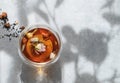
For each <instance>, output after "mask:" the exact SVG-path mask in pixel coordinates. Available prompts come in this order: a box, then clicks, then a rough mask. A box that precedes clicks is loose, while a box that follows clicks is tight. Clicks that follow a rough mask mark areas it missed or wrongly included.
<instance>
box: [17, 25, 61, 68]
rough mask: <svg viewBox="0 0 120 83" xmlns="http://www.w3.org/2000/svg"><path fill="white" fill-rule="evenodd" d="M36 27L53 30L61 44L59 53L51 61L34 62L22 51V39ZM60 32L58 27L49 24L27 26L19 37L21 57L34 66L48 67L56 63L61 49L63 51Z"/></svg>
mask: <svg viewBox="0 0 120 83" xmlns="http://www.w3.org/2000/svg"><path fill="white" fill-rule="evenodd" d="M36 28H42V29H46V30H48V31H50V32H52V33H53V34H54V36H55V37H56V39H57V41H58V44H59V51H58V53H57V55H56V56H55V58H54V59H51V60H49V61H46V62H34V61H32V60H30V59H29V58H27V57H26V56H25V54H24V53H23V52H22V48H21V41H22V38H23V37H24V36H25V35H26V33H27V32H29V31H30V30H33V29H36ZM60 35H61V34H60V32H59V30H58V29H54V28H52V27H49V26H47V25H40V24H36V25H32V26H27V27H25V29H24V30H23V31H22V33H21V35H20V37H19V48H18V53H19V55H20V57H21V59H22V60H23V62H25V63H26V64H28V65H30V66H32V67H47V66H49V65H51V64H53V63H55V62H56V61H57V60H58V58H59V57H60V51H61V38H60Z"/></svg>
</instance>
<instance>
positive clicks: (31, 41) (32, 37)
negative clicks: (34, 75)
mask: <svg viewBox="0 0 120 83" xmlns="http://www.w3.org/2000/svg"><path fill="white" fill-rule="evenodd" d="M59 47H60V45H59V42H58V39H57V37H56V36H55V35H54V33H52V32H51V31H50V30H48V29H46V28H35V29H32V30H30V31H28V32H27V33H26V34H24V36H23V37H22V40H21V51H22V53H23V56H25V57H26V58H28V59H29V60H31V61H33V62H38V63H42V62H47V61H49V60H52V59H54V58H55V57H56V56H57V54H58V52H59Z"/></svg>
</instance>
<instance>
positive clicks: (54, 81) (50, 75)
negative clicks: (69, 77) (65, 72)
mask: <svg viewBox="0 0 120 83" xmlns="http://www.w3.org/2000/svg"><path fill="white" fill-rule="evenodd" d="M61 72H62V71H61V63H60V60H59V61H57V62H56V63H55V64H52V65H50V66H49V67H47V68H45V70H43V73H46V75H43V76H42V77H40V74H39V73H38V71H37V69H36V68H32V67H30V66H28V65H25V64H23V65H22V72H21V74H20V78H21V81H22V83H61V80H62V74H61Z"/></svg>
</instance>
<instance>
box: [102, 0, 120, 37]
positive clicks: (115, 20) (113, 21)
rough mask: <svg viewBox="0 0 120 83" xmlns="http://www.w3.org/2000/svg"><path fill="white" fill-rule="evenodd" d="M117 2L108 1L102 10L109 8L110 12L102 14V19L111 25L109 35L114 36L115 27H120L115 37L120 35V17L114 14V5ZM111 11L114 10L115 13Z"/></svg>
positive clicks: (113, 0)
mask: <svg viewBox="0 0 120 83" xmlns="http://www.w3.org/2000/svg"><path fill="white" fill-rule="evenodd" d="M115 1H116V0H107V2H106V4H104V5H103V6H102V7H101V9H102V10H103V9H105V8H109V10H108V11H107V12H104V13H103V14H102V17H103V18H104V19H105V20H106V21H107V22H108V23H109V25H110V26H111V30H110V32H109V35H111V34H112V32H113V30H114V26H116V25H117V26H119V28H118V30H117V32H116V34H115V35H114V36H116V35H117V34H119V33H120V15H118V14H116V13H115V12H114V9H113V8H114V3H115ZM111 9H113V11H111Z"/></svg>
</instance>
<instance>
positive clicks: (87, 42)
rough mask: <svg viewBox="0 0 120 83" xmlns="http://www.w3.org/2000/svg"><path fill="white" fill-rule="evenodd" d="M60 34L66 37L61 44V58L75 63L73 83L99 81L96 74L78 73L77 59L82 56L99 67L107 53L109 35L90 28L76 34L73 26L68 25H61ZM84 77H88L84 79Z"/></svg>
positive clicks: (63, 60)
mask: <svg viewBox="0 0 120 83" xmlns="http://www.w3.org/2000/svg"><path fill="white" fill-rule="evenodd" d="M62 34H63V36H64V37H65V39H66V43H64V44H63V50H62V52H61V55H62V56H61V60H62V62H64V64H66V63H69V62H74V63H75V67H74V70H75V75H76V79H75V83H87V82H89V83H99V82H98V80H97V79H96V75H94V76H91V75H89V74H83V75H79V74H78V72H79V71H80V70H78V61H79V57H81V56H83V57H85V58H86V59H87V60H88V61H90V62H92V63H93V64H95V65H98V67H99V66H100V65H101V64H102V62H103V61H104V60H105V59H106V56H107V53H108V42H109V41H108V39H109V36H107V35H106V34H104V33H97V32H94V31H92V30H90V29H83V30H81V31H80V32H79V34H76V33H75V31H74V30H73V28H72V27H71V26H68V25H66V26H64V27H63V29H62ZM72 46H74V47H75V48H76V49H77V51H76V52H73V51H72V50H71V48H72ZM95 72H96V73H97V70H95ZM96 73H95V74H96ZM86 77H88V78H90V79H86Z"/></svg>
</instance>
